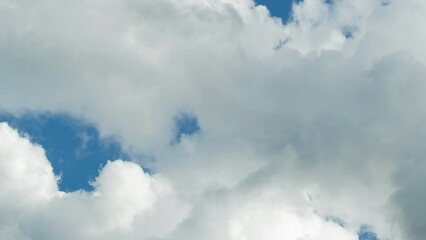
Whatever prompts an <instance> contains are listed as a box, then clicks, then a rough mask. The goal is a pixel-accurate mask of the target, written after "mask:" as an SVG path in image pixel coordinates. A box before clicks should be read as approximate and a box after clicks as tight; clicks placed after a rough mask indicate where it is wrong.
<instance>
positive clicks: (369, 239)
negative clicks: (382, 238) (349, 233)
mask: <svg viewBox="0 0 426 240" xmlns="http://www.w3.org/2000/svg"><path fill="white" fill-rule="evenodd" d="M358 240H379V239H378V238H377V234H376V233H374V232H373V231H372V230H371V228H370V227H369V226H367V225H365V226H361V228H360V229H359V231H358Z"/></svg>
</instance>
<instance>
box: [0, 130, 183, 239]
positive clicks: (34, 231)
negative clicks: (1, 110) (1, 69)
mask: <svg viewBox="0 0 426 240" xmlns="http://www.w3.org/2000/svg"><path fill="white" fill-rule="evenodd" d="M0 133H1V134H0V144H1V145H0V151H1V157H0V163H1V168H0V169H1V174H0V180H1V182H2V183H4V184H2V188H1V192H0V193H1V202H0V203H1V205H0V210H1V212H2V217H1V228H0V236H2V238H3V239H58V238H60V239H76V238H78V239H109V238H110V237H112V238H111V239H117V238H118V237H126V238H130V237H132V236H137V237H147V236H161V235H164V234H165V233H167V232H168V231H170V230H172V229H173V228H174V227H175V225H176V224H177V223H179V220H180V219H179V218H181V217H182V216H183V213H184V212H186V208H185V205H183V204H181V205H178V204H177V202H176V201H175V199H174V195H173V192H172V189H171V186H170V184H169V183H168V182H167V181H166V180H164V179H163V178H161V177H159V176H150V175H148V174H146V173H144V171H143V170H142V168H141V167H140V166H139V165H137V164H135V163H130V162H124V161H122V160H116V161H112V162H108V164H107V165H106V166H105V167H104V168H103V169H102V170H101V171H100V172H99V176H98V177H97V178H96V180H95V181H94V182H93V183H92V184H93V186H94V187H95V189H94V191H93V192H85V191H78V192H72V193H65V192H60V191H59V190H58V187H57V178H55V176H54V174H53V171H52V167H51V166H50V163H49V162H48V160H47V159H46V156H45V155H44V150H43V149H42V148H41V147H40V146H37V145H33V144H32V143H31V142H30V141H29V139H28V138H26V137H22V136H20V135H19V134H18V132H17V131H16V130H14V129H11V128H10V127H9V126H8V125H7V124H5V123H1V124H0ZM166 199H167V201H165V200H166ZM168 214H170V215H168ZM159 218H160V219H161V222H160V221H159ZM148 221H149V222H151V221H152V222H153V223H147V222H148ZM142 223H143V224H142ZM153 224H154V226H150V225H153Z"/></svg>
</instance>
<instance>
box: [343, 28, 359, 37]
mask: <svg viewBox="0 0 426 240" xmlns="http://www.w3.org/2000/svg"><path fill="white" fill-rule="evenodd" d="M356 31H357V28H356V27H351V26H344V27H342V34H343V35H344V36H345V38H346V39H349V38H354V34H355V32H356Z"/></svg>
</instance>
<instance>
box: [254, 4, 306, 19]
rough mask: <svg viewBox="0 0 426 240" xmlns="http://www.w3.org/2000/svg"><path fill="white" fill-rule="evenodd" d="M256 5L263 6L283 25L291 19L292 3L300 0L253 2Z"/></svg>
mask: <svg viewBox="0 0 426 240" xmlns="http://www.w3.org/2000/svg"><path fill="white" fill-rule="evenodd" d="M255 1H256V3H257V5H264V6H266V7H267V8H268V9H269V12H270V13H271V15H272V16H274V17H279V18H281V20H282V22H283V23H286V22H288V21H289V20H290V19H291V14H292V5H293V3H299V2H302V0H255Z"/></svg>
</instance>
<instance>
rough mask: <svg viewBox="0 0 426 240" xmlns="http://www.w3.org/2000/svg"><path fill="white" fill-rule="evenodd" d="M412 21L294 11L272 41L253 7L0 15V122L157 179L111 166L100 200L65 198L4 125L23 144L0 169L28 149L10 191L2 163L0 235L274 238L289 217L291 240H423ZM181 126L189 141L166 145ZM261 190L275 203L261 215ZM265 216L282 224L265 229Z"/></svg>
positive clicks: (420, 41) (344, 8)
mask: <svg viewBox="0 0 426 240" xmlns="http://www.w3.org/2000/svg"><path fill="white" fill-rule="evenodd" d="M425 8H426V5H425V3H424V1H420V0H404V1H402V0H395V1H392V2H391V3H390V4H389V5H386V6H384V5H383V4H382V1H379V0H377V1H370V0H361V1H356V2H355V1H350V0H336V1H334V3H333V5H328V4H326V3H324V2H323V1H320V0H305V1H303V2H301V3H298V4H296V5H295V6H294V14H293V21H292V22H289V23H288V24H287V25H286V26H283V25H282V24H281V21H279V20H278V19H274V18H271V17H270V16H269V13H268V11H267V9H266V8H265V7H263V6H257V7H255V5H254V2H253V1H249V0H239V1H228V0H220V1H210V0H204V1H195V0H187V1H174V0H157V1H154V2H153V1H148V0H141V1H133V0H123V1H86V0H77V1H73V2H63V1H62V2H61V1H59V2H58V1H57V2H53V1H49V0H42V1H38V2H36V3H35V2H34V3H31V2H27V1H13V2H11V1H2V2H1V3H0V13H1V14H0V29H1V30H0V31H1V32H0V53H1V54H0V63H1V64H0V102H1V104H2V105H1V108H2V110H5V111H12V112H14V113H19V112H22V111H25V110H30V111H53V112H65V113H68V114H72V115H74V116H77V117H81V118H84V119H86V120H88V121H91V122H94V123H96V124H97V126H98V127H99V129H100V131H101V133H102V134H103V135H115V136H117V137H118V138H119V139H120V140H121V142H122V143H123V145H124V146H125V147H126V149H127V150H128V151H129V152H131V153H135V155H136V156H137V155H138V154H141V153H142V154H145V155H148V156H153V157H154V158H155V160H156V161H155V162H154V166H153V168H154V170H155V171H156V172H157V173H158V174H159V175H160V176H162V177H161V179H157V177H155V176H154V177H152V176H148V175H146V174H145V173H143V171H142V170H141V169H140V168H139V167H138V166H137V165H134V164H131V163H124V162H120V161H118V162H117V161H116V162H111V163H109V164H108V165H107V166H105V168H104V169H103V170H102V171H101V174H100V177H99V178H98V179H97V181H96V184H95V185H96V186H97V187H96V191H95V192H96V194H94V193H85V192H76V193H69V194H64V193H60V192H58V190H57V186H56V183H55V177H54V176H53V174H52V173H51V167H50V165H49V164H48V161H47V160H46V158H45V157H44V155H43V153H42V150H41V148H40V147H35V146H33V145H31V144H30V143H29V142H28V140H24V139H23V138H20V137H18V135H17V134H16V133H14V131H12V130H10V129H9V128H8V127H6V126H5V125H4V124H3V127H2V128H4V130H2V131H4V132H9V133H8V134H9V135H13V134H15V138H16V141H18V142H25V141H26V142H27V143H26V144H27V147H23V146H24V145H25V144H23V143H20V144H19V143H16V144H11V143H10V144H11V145H1V148H2V149H1V151H4V153H3V152H1V153H2V154H6V155H5V157H2V159H0V161H2V164H3V162H4V161H7V160H5V159H7V158H11V156H9V154H11V152H13V149H15V148H17V147H20V148H24V150H22V151H21V152H22V153H19V154H24V155H23V156H20V155H19V156H16V158H19V159H20V161H22V163H24V166H25V167H26V168H24V169H23V170H22V171H27V173H26V175H27V174H28V176H31V178H25V179H27V180H28V183H27V180H25V181H22V182H21V181H16V180H14V178H18V177H19V178H21V177H22V176H21V175H19V171H18V170H17V169H18V168H16V170H13V171H12V170H11V169H12V168H11V167H12V165H11V166H9V165H8V164H6V165H1V168H2V169H0V171H1V172H2V174H3V175H2V176H1V177H7V178H5V181H2V183H0V184H4V183H6V182H7V183H9V182H14V183H17V184H7V186H9V185H10V187H9V188H10V189H9V188H6V187H5V188H2V189H8V190H7V191H8V192H6V190H4V194H6V195H9V194H11V195H10V196H11V197H3V195H2V198H1V199H0V203H1V204H3V205H4V206H8V207H7V208H6V207H2V209H0V211H5V210H4V209H15V210H13V211H17V212H22V213H23V214H25V216H23V217H22V219H20V218H19V219H17V220H16V221H15V220H13V221H12V220H11V221H6V220H2V221H4V223H5V224H2V226H4V227H3V228H2V234H4V235H3V236H14V234H15V235H16V236H18V235H19V234H21V235H22V234H23V235H25V236H28V237H30V238H34V239H49V238H50V239H57V238H61V239H66V238H67V237H68V238H70V239H76V238H79V239H84V238H87V239H95V238H96V237H101V236H102V237H105V236H106V235H108V237H109V238H111V239H117V238H119V237H127V238H130V239H131V238H132V237H135V238H138V237H139V238H142V237H143V238H148V237H149V236H157V237H159V238H163V237H164V238H173V239H178V238H184V239H189V238H190V236H192V237H194V238H196V237H198V238H203V239H205V238H207V237H206V236H211V238H214V237H216V239H218V238H220V239H232V238H234V239H235V238H236V239H244V238H246V239H253V237H258V238H260V237H259V236H267V235H263V234H269V233H270V232H271V231H275V230H276V231H277V232H276V234H274V236H273V237H277V238H279V237H282V238H285V237H286V236H285V233H283V232H280V231H282V230H283V229H286V228H279V227H278V225H274V224H275V223H276V222H277V223H280V222H282V224H279V225H287V222H288V220H287V218H289V219H294V221H291V222H292V223H294V224H295V227H294V229H292V230H294V232H293V234H294V237H306V238H307V239H310V238H311V239H322V238H324V236H328V235H327V234H331V235H333V236H341V237H340V239H343V238H347V239H353V238H354V233H355V232H356V230H357V228H358V227H359V226H360V225H362V224H370V225H371V226H372V227H373V229H374V230H375V231H377V233H378V234H379V236H381V237H382V239H386V238H388V239H407V238H409V239H415V240H417V239H424V237H425V233H424V232H423V230H422V229H424V226H423V224H421V223H422V222H425V221H424V220H423V218H422V216H423V215H421V214H416V213H419V212H422V210H423V209H424V207H423V206H422V204H421V203H420V202H418V201H414V200H413V199H423V198H424V197H423V196H424V194H422V193H423V192H422V191H415V190H416V189H419V185H418V184H419V183H418V182H421V181H415V180H413V181H411V180H410V179H420V180H421V179H423V178H424V176H425V175H426V174H425V173H424V172H423V171H422V170H419V169H418V168H419V166H423V165H424V164H423V162H424V160H423V156H424V148H423V146H422V144H421V143H422V142H423V140H424V139H425V131H424V127H423V125H424V122H425V120H426V114H425V113H426V112H425V110H424V107H423V103H424V102H425V100H426V99H425V96H426V94H425V90H426V86H425V78H426V69H425V65H424V64H425V63H426V58H425V56H426V48H425V47H424V40H425V39H426V35H425V34H426V31H422V29H419V28H415V27H414V26H422V25H424V24H425V23H426V18H425V16H426V15H425V14H424V13H425V11H426V10H425ZM346 28H348V29H351V30H352V31H353V36H352V38H348V39H347V38H345V36H344V34H343V32H342V30H344V29H346ZM283 42H285V44H284V45H283V46H281V48H280V49H278V50H276V49H277V46H279V45H280V43H283ZM182 112H189V113H191V114H193V115H194V116H196V117H197V118H198V122H199V125H200V127H201V131H200V132H199V134H197V135H194V136H187V137H186V138H185V139H184V140H183V141H182V143H180V144H175V145H172V144H170V142H171V140H172V139H173V137H174V122H173V121H174V118H175V116H177V115H179V114H181V113H182ZM6 135H7V134H6V133H5V135H4V136H3V134H2V136H0V138H2V139H7V138H6V137H5V136H6ZM8 142H9V141H6V143H8ZM8 144H9V143H8ZM37 149H38V150H37ZM31 151H35V152H39V153H37V154H38V155H37V154H36V155H34V154H35V153H34V154H30V152H31ZM18 152H19V151H18ZM16 154H17V153H16ZM25 154H27V155H25ZM33 155H34V156H38V157H30V156H33ZM2 156H3V155H2ZM30 158H36V159H39V163H38V164H40V165H36V166H32V165H30V164H29V163H28V161H29V160H28V159H30ZM40 159H43V160H40ZM135 161H138V159H135ZM16 162H17V163H19V161H16ZM42 166H43V167H42ZM37 169H39V170H37ZM40 169H44V170H43V171H40ZM406 169H408V170H406ZM9 170H11V171H9ZM413 170H416V171H414V173H415V174H413V176H410V175H409V174H406V173H405V172H406V171H408V172H410V171H413ZM3 171H4V173H3ZM5 173H8V174H9V175H10V176H9V175H7V174H5ZM15 173H16V174H18V175H13V174H15ZM32 178H34V180H31V181H30V179H32ZM39 181H46V183H43V184H41V183H39ZM18 182H20V183H19V184H18ZM170 183H173V184H172V185H171V184H170ZM33 184H36V185H37V186H38V184H41V185H42V186H44V187H43V188H40V189H39V188H34V187H33ZM1 186H3V185H1ZM118 189H119V191H118ZM135 189H138V190H135ZM268 189H269V190H270V191H272V192H276V194H277V196H278V198H279V199H283V201H277V200H276V199H270V198H265V199H262V200H261V201H260V202H257V201H256V200H255V199H256V193H257V192H262V191H264V190H268ZM2 191H3V190H0V193H1V194H3V192H2ZM414 192H416V193H419V192H420V193H419V194H420V195H416V194H414ZM30 193H33V194H30ZM27 194H30V195H31V197H30V198H24V197H23V196H26V195H27ZM57 195H59V196H60V197H58V196H57ZM164 196H168V197H164ZM300 196H309V197H308V199H310V200H306V199H305V198H303V199H305V200H300ZM8 199H14V200H13V201H10V200H8ZM223 199H224V200H223ZM292 199H296V200H297V201H296V200H292ZM169 200H170V201H169ZM46 202H47V203H46ZM15 203H16V204H17V205H14V207H13V208H11V207H10V206H9V205H7V204H15ZM34 204H35V206H38V207H36V209H38V210H37V211H35V210H33V209H34V208H33V207H32V205H34ZM40 204H45V205H43V206H41V205H40ZM3 205H2V206H3ZM250 206H253V208H250ZM189 209H190V210H189ZM281 210H282V211H281ZM11 211H12V210H11ZM275 211H278V212H282V213H283V214H282V215H280V214H278V215H277V216H276V222H274V223H271V224H268V222H267V221H266V220H265V218H267V217H266V216H269V215H274V212H275ZM76 212H81V213H80V214H82V215H83V217H81V216H80V217H79V216H78V215H77V214H76ZM246 215H247V216H248V217H247V216H246ZM40 216H43V217H40ZM327 216H331V217H336V218H339V219H342V220H343V221H345V224H346V225H345V228H344V229H342V228H341V227H339V226H338V225H337V224H334V223H332V222H327V221H326V220H324V218H326V217H327ZM40 219H41V220H40ZM100 219H101V220H102V221H101V220H100ZM412 219H416V220H412ZM181 221H183V222H181ZM34 222H37V223H39V224H40V226H39V227H35V225H34ZM52 224H54V225H55V224H56V225H55V226H57V227H56V228H55V229H54V230H52V229H51V228H50V226H51V225H52ZM82 225H84V226H86V227H82ZM77 226H78V227H79V228H78V229H79V231H75V230H74V229H76V227H77ZM147 226H149V227H147ZM297 229H303V230H300V231H298V230H297ZM268 230H270V231H268ZM267 232H268V233H267ZM191 234H192V235H191ZM312 234H313V235H312ZM315 234H317V235H315ZM21 235H19V236H20V237H16V238H20V239H23V238H24V237H23V236H21ZM281 235H284V236H281ZM308 237H310V238H308ZM5 238H12V237H5ZM139 238H138V239H139ZM287 238H288V239H289V240H291V239H292V238H291V237H289V236H287ZM330 238H331V237H330Z"/></svg>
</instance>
